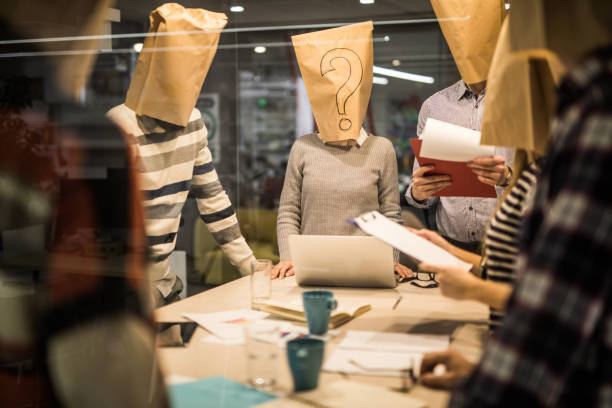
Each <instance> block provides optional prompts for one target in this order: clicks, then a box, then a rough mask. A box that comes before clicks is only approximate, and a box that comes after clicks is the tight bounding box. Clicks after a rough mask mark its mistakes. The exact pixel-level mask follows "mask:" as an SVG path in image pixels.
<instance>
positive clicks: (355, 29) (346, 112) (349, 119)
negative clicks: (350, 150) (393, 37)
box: [291, 21, 374, 142]
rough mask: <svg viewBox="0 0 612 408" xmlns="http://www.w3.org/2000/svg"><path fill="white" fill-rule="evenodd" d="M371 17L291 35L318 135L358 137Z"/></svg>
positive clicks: (366, 91)
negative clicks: (355, 22)
mask: <svg viewBox="0 0 612 408" xmlns="http://www.w3.org/2000/svg"><path fill="white" fill-rule="evenodd" d="M372 29H373V25H372V22H371V21H368V22H364V23H358V24H351V25H347V26H344V27H338V28H332V29H329V30H322V31H316V32H313V33H308V34H301V35H294V36H293V37H291V39H292V41H293V47H294V48H295V54H296V57H297V61H298V64H299V66H300V72H301V73H302V78H303V79H304V84H305V85H306V92H307V93H308V98H309V100H310V105H311V107H312V111H313V113H314V117H315V120H316V122H317V126H318V128H319V133H320V136H321V139H322V140H323V141H324V142H335V141H340V140H347V139H357V138H358V137H359V131H360V129H361V125H362V123H363V120H364V118H365V115H366V111H367V109H368V102H369V100H370V93H371V92H372V69H373V58H374V55H373V54H374V52H373V48H372Z"/></svg>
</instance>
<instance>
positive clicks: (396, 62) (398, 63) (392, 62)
mask: <svg viewBox="0 0 612 408" xmlns="http://www.w3.org/2000/svg"><path fill="white" fill-rule="evenodd" d="M391 64H392V65H393V66H394V67H399V66H400V64H401V62H400V60H398V59H394V60H393V61H391Z"/></svg>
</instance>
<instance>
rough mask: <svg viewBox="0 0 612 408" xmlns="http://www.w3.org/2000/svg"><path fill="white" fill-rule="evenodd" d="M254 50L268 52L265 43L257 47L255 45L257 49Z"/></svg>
mask: <svg viewBox="0 0 612 408" xmlns="http://www.w3.org/2000/svg"><path fill="white" fill-rule="evenodd" d="M253 51H255V52H256V53H257V54H263V53H264V52H266V47H264V46H263V45H258V46H257V47H255V49H253Z"/></svg>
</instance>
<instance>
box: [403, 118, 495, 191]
mask: <svg viewBox="0 0 612 408" xmlns="http://www.w3.org/2000/svg"><path fill="white" fill-rule="evenodd" d="M479 143H480V132H477V131H475V130H472V129H468V128H464V127H461V126H457V125H453V124H451V123H446V122H442V121H439V120H436V119H432V118H428V119H427V122H426V123H425V128H424V129H423V133H422V135H421V139H411V140H410V144H411V145H412V150H413V151H414V154H415V155H416V158H417V161H418V162H419V165H420V166H421V168H419V169H417V170H416V171H415V172H414V175H413V184H412V187H411V188H412V190H411V193H412V197H414V198H415V199H416V200H419V201H422V200H424V199H425V198H428V197H431V196H439V197H489V198H495V197H497V194H496V192H495V189H494V188H493V186H495V185H497V184H500V183H501V182H503V180H504V179H505V176H506V167H505V166H504V161H503V158H502V157H498V156H495V157H494V156H493V154H494V152H495V149H494V147H493V146H481V145H480V144H479ZM468 162H469V163H468ZM432 166H433V168H432ZM421 169H423V170H421ZM444 177H446V178H444ZM449 181H450V184H449V183H448V182H449Z"/></svg>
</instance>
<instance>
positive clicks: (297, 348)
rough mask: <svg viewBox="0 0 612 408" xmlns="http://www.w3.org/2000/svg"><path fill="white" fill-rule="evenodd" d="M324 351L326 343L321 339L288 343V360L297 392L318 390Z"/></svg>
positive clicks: (296, 340) (303, 339)
mask: <svg viewBox="0 0 612 408" xmlns="http://www.w3.org/2000/svg"><path fill="white" fill-rule="evenodd" d="M324 349H325V342H323V340H319V339H310V338H302V339H295V340H290V341H288V342H287V360H288V361H289V368H290V369H291V375H292V376H293V389H294V390H295V391H306V390H312V389H314V388H317V385H318V383H319V373H320V372H321V366H322V365H323V352H324Z"/></svg>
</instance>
